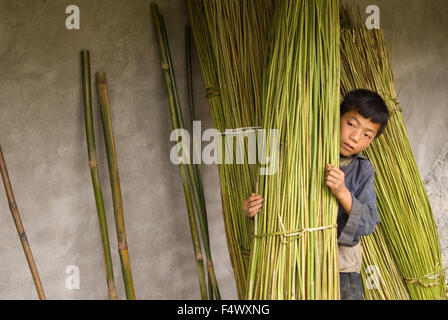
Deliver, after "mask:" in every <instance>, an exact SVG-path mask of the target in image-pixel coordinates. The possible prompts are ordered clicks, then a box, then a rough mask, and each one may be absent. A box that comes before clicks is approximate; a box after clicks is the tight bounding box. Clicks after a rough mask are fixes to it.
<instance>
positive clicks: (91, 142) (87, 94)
mask: <svg viewBox="0 0 448 320" xmlns="http://www.w3.org/2000/svg"><path fill="white" fill-rule="evenodd" d="M81 66H82V86H83V94H84V95H83V97H84V118H85V126H86V139H87V151H88V154H89V167H90V175H91V178H92V185H93V192H94V194H95V203H96V210H97V212H98V222H99V229H100V236H101V244H102V248H103V258H104V267H105V269H106V282H107V288H108V296H109V299H110V300H116V299H117V290H116V289H115V280H114V272H113V265H112V256H111V252H110V244H109V232H108V229H107V220H106V212H105V210H104V200H103V192H102V190H101V182H100V175H99V171H98V161H97V158H96V147H95V131H94V125H93V114H92V90H91V80H90V54H89V51H88V50H82V51H81Z"/></svg>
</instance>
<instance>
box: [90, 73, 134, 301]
mask: <svg viewBox="0 0 448 320" xmlns="http://www.w3.org/2000/svg"><path fill="white" fill-rule="evenodd" d="M95 77H96V87H97V92H98V101H99V105H100V109H101V118H102V120H103V131H104V142H105V144H106V153H107V163H108V166H109V176H110V184H111V189H112V198H113V207H114V216H115V227H116V230H117V239H118V252H119V254H120V262H121V269H122V273H123V281H124V287H125V291H126V298H127V299H128V300H135V292H134V283H133V281H132V271H131V264H130V259H129V250H128V244H127V239H126V229H125V224H124V214H123V201H122V197H121V187H120V178H119V174H118V162H117V156H116V150H115V141H114V135H113V131H112V119H111V113H110V104H109V96H108V92H107V80H106V73H104V72H97V73H96V74H95Z"/></svg>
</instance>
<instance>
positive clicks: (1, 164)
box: [0, 146, 46, 300]
mask: <svg viewBox="0 0 448 320" xmlns="http://www.w3.org/2000/svg"><path fill="white" fill-rule="evenodd" d="M0 171H1V174H2V178H3V184H4V185H5V190H6V196H7V198H8V203H9V209H10V210H11V213H12V218H13V220H14V223H15V225H16V228H17V232H18V234H19V238H20V242H21V243H22V248H23V251H24V252H25V256H26V260H27V262H28V266H29V267H30V271H31V275H32V276H33V281H34V286H35V287H36V290H37V295H38V296H39V299H40V300H46V297H45V293H44V289H43V287H42V283H41V281H40V278H39V273H38V272H37V267H36V263H35V262H34V258H33V253H32V252H31V248H30V244H29V243H28V239H27V237H26V233H25V228H24V227H23V224H22V219H20V214H19V209H18V208H17V204H16V200H15V197H14V193H13V191H12V185H11V180H10V179H9V175H8V170H7V169H6V162H5V158H4V157H3V151H2V147H1V146H0Z"/></svg>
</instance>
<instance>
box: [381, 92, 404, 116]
mask: <svg viewBox="0 0 448 320" xmlns="http://www.w3.org/2000/svg"><path fill="white" fill-rule="evenodd" d="M379 93H380V94H381V95H382V96H383V99H384V101H385V102H389V101H390V102H392V107H391V108H390V110H389V112H390V116H393V115H394V114H396V113H403V110H402V109H401V106H400V102H399V101H398V96H395V97H392V96H390V95H388V94H386V93H384V92H382V91H379Z"/></svg>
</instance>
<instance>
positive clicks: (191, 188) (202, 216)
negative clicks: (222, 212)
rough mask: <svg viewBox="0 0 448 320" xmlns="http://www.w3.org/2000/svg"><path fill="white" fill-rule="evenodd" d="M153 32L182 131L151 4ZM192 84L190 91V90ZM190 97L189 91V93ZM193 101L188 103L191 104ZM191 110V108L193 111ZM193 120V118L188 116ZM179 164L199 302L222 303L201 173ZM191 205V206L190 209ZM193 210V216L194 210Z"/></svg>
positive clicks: (160, 24) (161, 29) (163, 39)
mask: <svg viewBox="0 0 448 320" xmlns="http://www.w3.org/2000/svg"><path fill="white" fill-rule="evenodd" d="M151 10H152V16H153V22H154V29H155V32H156V37H157V42H158V45H159V51H160V59H161V67H162V71H163V76H164V81H165V86H166V90H167V95H168V106H169V111H170V118H171V123H172V126H173V130H176V129H184V128H185V125H184V120H183V115H182V108H181V104H180V101H179V96H178V92H177V85H176V78H175V76H174V69H173V64H172V60H171V53H170V49H169V44H168V39H167V35H166V29H165V23H164V20H163V17H162V15H160V13H159V10H158V7H157V5H156V4H151ZM191 85H192V84H191V83H190V84H189V87H191ZM190 95H191V91H190ZM191 103H192V101H191V100H190V104H191ZM192 109H193V108H192ZM190 116H191V117H194V116H193V114H191V115H190ZM185 142H186V141H185V140H184V139H183V140H182V141H180V143H178V144H177V146H178V147H180V148H181V150H184V151H187V150H190V146H184V147H181V146H182V144H184V143H185ZM182 157H183V158H182V161H180V163H179V170H180V174H181V178H182V185H183V188H184V194H185V201H186V204H187V212H188V218H189V223H190V230H191V235H192V241H193V247H194V250H195V257H196V267H197V271H198V279H199V286H200V290H201V298H202V299H214V298H216V299H221V295H220V292H219V288H218V283H217V280H216V276H215V270H214V266H213V260H212V256H211V249H210V241H209V232H208V225H207V211H206V207H205V197H204V192H203V188H202V183H201V182H200V173H199V169H198V167H197V166H195V165H193V161H192V157H191V156H190V154H189V152H188V151H187V152H186V153H184V154H182ZM193 204H194V206H193ZM194 208H196V215H195V209H194ZM196 218H197V219H198V220H199V226H200V231H201V233H200V234H201V236H202V244H203V246H204V251H205V255H206V259H207V260H206V265H207V275H208V291H207V286H206V280H205V272H204V264H203V254H202V248H201V239H200V236H199V231H198V228H197V224H196Z"/></svg>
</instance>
